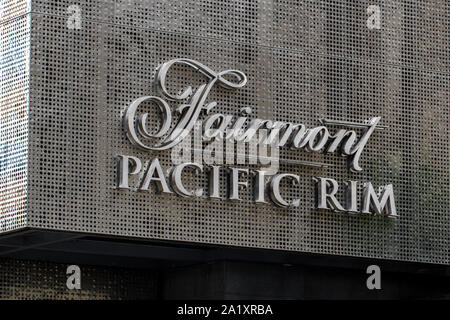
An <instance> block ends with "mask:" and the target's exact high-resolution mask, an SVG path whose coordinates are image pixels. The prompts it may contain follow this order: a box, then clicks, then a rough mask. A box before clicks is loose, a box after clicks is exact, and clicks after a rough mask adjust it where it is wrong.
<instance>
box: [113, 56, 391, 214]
mask: <svg viewBox="0 0 450 320" xmlns="http://www.w3.org/2000/svg"><path fill="white" fill-rule="evenodd" d="M174 65H184V66H187V67H190V68H192V69H193V70H194V71H197V72H199V73H201V74H202V75H203V76H204V78H205V81H204V82H203V83H202V84H201V85H199V86H198V87H196V88H193V87H192V86H189V87H187V88H185V89H183V90H182V91H181V92H180V93H178V94H174V93H171V92H169V90H168V88H167V75H168V73H169V71H170V70H171V69H172V67H173V66H174ZM247 81H248V79H247V76H246V75H245V74H244V73H243V72H241V71H239V70H224V71H221V72H216V71H214V70H212V69H211V68H209V67H207V66H205V65H203V64H201V63H199V62H197V61H195V60H190V59H174V60H170V61H168V62H166V63H164V64H162V65H161V66H160V67H159V68H158V70H157V74H156V87H157V88H158V91H159V93H160V96H144V97H140V98H137V99H136V100H134V101H132V102H131V104H130V105H129V106H128V107H127V108H126V109H125V112H124V116H123V126H124V131H125V133H126V136H127V138H128V139H129V141H130V142H131V143H132V144H133V145H135V146H136V147H137V148H139V149H141V150H144V151H162V150H169V149H173V148H175V147H177V146H179V145H180V144H182V143H183V142H186V141H187V139H188V138H189V137H190V135H191V134H192V133H193V132H194V130H195V128H197V127H198V126H197V124H198V123H199V122H200V124H201V137H202V140H203V142H205V143H206V142H208V143H218V142H223V143H225V142H226V143H234V144H237V145H239V144H240V145H242V144H248V145H251V146H253V147H270V148H276V149H278V148H290V149H302V150H305V151H308V152H315V153H331V154H338V155H341V156H345V157H346V158H347V160H348V161H347V162H348V168H349V170H350V171H352V172H360V171H362V170H363V168H362V167H361V166H360V163H359V161H360V158H361V156H362V153H363V150H364V147H365V146H366V144H367V143H368V141H369V138H370V137H371V135H372V134H373V133H374V131H375V130H379V129H382V128H383V127H381V126H380V125H379V122H380V120H381V117H373V118H372V119H370V120H369V121H368V122H366V123H350V122H343V121H333V120H323V119H322V120H321V125H320V126H317V127H309V128H308V127H307V126H306V125H304V124H302V123H297V122H285V121H276V120H267V119H258V118H252V117H251V116H250V115H251V109H250V108H248V107H245V108H242V110H241V113H242V114H241V115H240V116H233V115H226V114H222V113H214V112H213V111H214V108H215V107H216V106H217V103H218V102H217V101H209V100H208V98H209V97H210V93H211V91H212V90H214V88H216V87H221V88H224V89H226V90H236V89H239V88H242V87H244V86H245V85H246V84H247ZM169 102H170V103H173V104H176V106H177V107H176V108H175V109H174V110H172V108H171V107H170V105H169ZM144 103H151V104H153V105H155V106H157V107H158V110H159V113H160V115H161V116H160V122H159V125H158V127H157V128H156V130H153V131H152V130H150V128H149V127H148V122H149V120H150V119H149V118H150V116H149V114H148V113H142V112H140V109H141V108H140V107H141V106H142V105H143V104H144ZM327 124H334V125H338V126H339V127H341V129H339V130H335V131H332V130H331V129H329V128H328V127H327V126H326V125H327ZM355 127H359V128H362V129H363V130H362V133H361V134H359V135H358V134H357V132H356V131H355V130H354V128H355ZM262 133H264V134H262ZM155 140H156V142H155ZM117 159H118V165H117V188H118V189H124V190H126V189H133V190H137V191H148V190H149V189H150V187H151V185H152V184H153V185H155V186H156V187H157V190H158V192H162V193H168V194H170V193H175V194H177V195H179V196H183V197H200V196H206V197H209V198H215V199H224V200H225V199H228V200H241V194H240V193H241V192H242V189H245V188H250V186H249V183H253V187H252V189H253V201H254V202H256V203H261V204H264V203H269V202H272V203H273V204H275V205H277V206H280V207H286V208H289V207H298V206H299V205H300V200H299V199H296V198H290V199H286V196H285V195H283V194H282V188H281V185H282V184H283V183H286V182H288V181H290V182H292V187H291V188H295V187H296V186H298V185H300V184H302V183H305V181H301V179H300V176H299V175H297V174H294V173H278V172H277V173H273V172H272V173H270V174H269V173H268V171H267V170H262V169H261V170H249V169H248V168H242V167H229V166H228V167H227V168H225V167H223V166H221V165H218V164H217V163H216V164H211V163H210V164H208V165H204V164H203V163H200V162H183V163H179V164H176V165H174V166H173V167H172V168H171V169H170V170H169V174H168V176H166V175H165V174H164V170H163V168H162V166H161V164H160V161H159V159H158V158H153V159H149V160H147V161H144V160H143V159H139V158H138V157H136V156H133V155H119V156H118V158H117ZM185 170H192V171H193V172H194V173H196V174H205V175H207V176H208V181H209V185H208V188H207V189H208V190H207V191H206V190H203V188H200V187H199V188H197V189H193V190H188V189H187V187H185V185H184V183H183V179H182V176H183V172H184V171H185ZM222 170H227V172H228V173H227V174H228V179H227V182H228V185H227V190H228V192H227V194H226V195H222V194H220V192H219V190H220V188H219V185H220V183H221V181H220V176H221V175H220V173H221V171H222ZM251 175H253V177H251ZM269 175H270V177H269ZM131 176H137V177H138V178H139V179H138V180H139V182H138V183H137V185H133V186H130V179H129V178H130V177H131ZM267 178H268V179H267ZM311 182H312V183H314V184H315V190H316V195H315V197H316V201H315V202H316V208H317V209H322V210H333V211H339V212H348V213H353V214H377V215H384V216H386V217H397V212H396V208H395V200H394V191H393V186H392V184H388V185H385V186H382V187H380V192H379V193H377V192H375V190H374V187H373V186H372V183H370V182H365V183H363V188H362V193H361V199H360V201H358V199H357V195H358V192H357V190H358V184H359V183H358V182H357V181H345V182H344V183H343V186H344V188H345V192H344V195H345V200H344V201H339V200H338V197H337V193H338V191H339V184H338V182H337V181H335V180H334V179H332V178H327V177H315V178H313V179H312V181H311ZM266 198H267V199H266ZM358 202H359V203H358Z"/></svg>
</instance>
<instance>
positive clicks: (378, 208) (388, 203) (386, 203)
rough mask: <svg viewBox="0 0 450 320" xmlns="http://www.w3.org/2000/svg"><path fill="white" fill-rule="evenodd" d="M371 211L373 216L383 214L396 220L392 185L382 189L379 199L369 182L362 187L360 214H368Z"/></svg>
mask: <svg viewBox="0 0 450 320" xmlns="http://www.w3.org/2000/svg"><path fill="white" fill-rule="evenodd" d="M371 209H372V210H373V211H374V213H375V214H382V213H385V214H386V215H387V216H388V217H392V218H396V217H398V216H397V210H396V208H395V199H394V189H393V187H392V184H388V185H387V186H384V187H383V190H382V192H381V195H380V198H378V196H377V194H376V193H375V190H374V189H373V186H372V184H371V183H370V182H367V183H366V184H365V185H364V190H363V199H362V213H366V214H370V213H371V211H370V210H371Z"/></svg>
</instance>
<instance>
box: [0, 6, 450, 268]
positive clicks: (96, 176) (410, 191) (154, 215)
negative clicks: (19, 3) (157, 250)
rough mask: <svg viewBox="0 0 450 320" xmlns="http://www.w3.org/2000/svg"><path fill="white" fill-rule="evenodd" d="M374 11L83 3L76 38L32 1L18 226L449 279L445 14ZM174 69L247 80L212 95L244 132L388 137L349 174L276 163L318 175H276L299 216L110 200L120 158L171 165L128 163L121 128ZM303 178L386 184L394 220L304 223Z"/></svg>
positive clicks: (328, 216)
mask: <svg viewBox="0 0 450 320" xmlns="http://www.w3.org/2000/svg"><path fill="white" fill-rule="evenodd" d="M379 3H380V9H381V14H382V27H381V29H380V30H372V29H369V28H368V27H367V25H366V20H367V17H368V15H367V7H368V6H369V5H371V4H372V3H371V2H370V1H297V0H292V1H275V0H273V1H269V0H267V1H244V0H233V1H212V0H202V1H185V0H183V1H170V2H167V1H143V0H142V1H139V0H123V1H121V0H118V1H115V2H113V1H100V0H96V1H80V2H79V7H80V9H81V18H82V23H81V28H80V29H70V28H68V25H67V23H68V19H70V17H71V13H68V12H67V8H68V6H69V5H71V4H72V2H71V1H34V2H33V9H32V11H33V12H32V14H31V21H32V22H31V30H32V31H31V90H30V132H29V146H30V154H29V176H28V183H29V225H30V226H32V227H37V228H46V229H56V230H70V231H82V232H88V233H102V234H110V235H126V236H133V237H142V238H151V239H168V240H178V241H192V242H202V243H214V244H224V245H236V246H248V247H258V248H270V249H282V250H296V251H307V252H318V253H329V254H338V255H351V256H362V257H376V258H387V259H400V260H408V261H422V262H432V263H446V264H448V263H449V250H448V247H449V238H450V237H449V231H448V230H449V226H450V215H449V211H450V210H449V208H450V200H449V199H450V197H449V196H450V186H449V181H450V179H449V178H450V165H449V164H450V163H449V162H450V161H449V156H448V154H449V151H450V147H449V146H450V144H449V135H448V132H449V117H450V110H449V92H450V91H449V87H450V72H449V50H450V49H449V48H450V47H449V39H450V35H449V21H448V12H449V9H450V8H449V3H448V1H445V0H439V1H433V2H425V1H397V0H395V1H394V0H392V1H381V2H380V1H379ZM180 57H184V58H191V59H195V60H197V61H200V62H202V63H203V64H205V65H207V66H209V67H211V68H212V69H214V70H217V71H219V70H226V69H238V70H241V71H243V72H244V73H245V74H246V75H247V76H248V79H249V82H248V84H247V85H246V86H245V87H244V88H243V89H239V90H237V91H233V92H230V91H228V90H225V89H221V88H214V89H213V91H212V92H211V96H210V100H211V101H217V102H218V105H217V107H216V109H215V111H216V112H222V113H225V114H235V115H237V114H238V111H239V109H240V108H241V107H244V106H250V107H251V108H252V109H253V114H252V116H253V117H255V118H256V117H260V118H262V119H274V120H284V121H295V122H301V123H304V124H305V125H307V126H314V125H317V124H318V123H317V122H318V119H320V118H331V119H336V120H345V121H356V122H362V121H364V120H367V119H370V118H372V117H374V116H381V117H382V119H381V124H382V125H386V126H388V128H387V129H386V130H384V131H383V132H376V133H374V134H373V136H372V137H371V139H370V140H369V144H368V145H367V147H366V149H365V151H364V154H363V157H362V160H361V165H362V166H363V168H364V171H363V172H362V173H350V172H348V171H347V169H346V167H345V161H344V159H342V158H339V157H337V156H336V155H326V154H317V153H306V152H303V151H298V150H297V151H295V150H283V149H282V152H281V155H280V157H281V158H282V159H287V160H307V161H319V162H324V163H327V164H330V167H327V168H322V169H317V168H308V167H301V166H294V165H287V164H284V165H282V166H281V167H280V171H281V172H293V173H296V174H299V175H300V176H301V178H302V182H303V183H302V185H301V187H300V189H298V188H295V189H286V190H285V192H288V193H289V194H288V197H298V195H300V198H301V205H300V207H299V208H297V209H288V210H286V209H280V208H277V207H274V206H270V205H266V206H256V205H255V204H254V203H252V202H251V201H250V199H251V190H247V191H245V192H244V193H243V194H244V201H243V202H241V203H234V202H228V201H210V200H208V199H206V198H200V199H191V198H189V199H186V198H179V197H176V196H175V195H159V194H156V193H155V192H154V190H152V191H151V192H134V191H133V190H132V191H120V190H117V189H115V188H114V186H115V160H114V159H115V157H116V156H117V155H118V154H129V155H135V156H137V157H139V158H140V159H143V160H148V159H151V158H153V157H155V156H158V157H159V158H160V159H161V163H162V165H163V166H164V167H165V168H169V167H170V166H171V165H172V164H171V161H170V152H153V153H152V152H148V153H146V152H142V151H139V150H138V149H136V148H134V147H133V146H132V145H131V144H130V142H129V141H128V140H127V139H126V137H125V134H124V132H123V130H122V125H121V123H122V116H123V111H124V109H125V107H126V106H127V105H129V104H130V103H131V102H132V101H133V100H134V99H136V98H138V97H141V96H145V95H154V94H155V95H156V94H157V92H154V89H153V87H152V84H153V78H154V71H155V68H156V67H157V66H159V65H160V64H161V63H163V62H166V61H169V60H170V59H174V58H180ZM172 77H173V78H172V79H171V83H172V84H174V87H176V88H180V87H182V86H183V85H187V84H192V83H195V82H198V81H200V79H201V78H200V76H199V75H198V74H196V73H194V72H192V71H190V70H189V69H187V68H186V69H185V68H179V69H177V70H176V71H175V72H174V73H173V74H172ZM2 172H3V171H2ZM2 174H3V173H2ZM313 176H327V177H332V178H334V179H336V180H338V181H344V180H358V181H371V182H373V184H374V185H383V184H387V183H392V184H393V185H394V190H395V195H396V202H397V203H396V205H397V208H398V213H399V215H400V218H399V219H397V220H395V221H391V220H386V219H384V218H382V217H367V216H350V215H344V214H338V213H332V212H320V211H317V210H314V209H313V200H314V197H313V194H314V193H313V185H312V184H311V182H310V181H311V178H312V177H313ZM223 178H224V177H223ZM191 179H192V180H191V183H193V184H194V183H195V184H197V185H199V184H200V185H202V184H205V183H206V181H204V179H203V177H202V178H191ZM359 192H360V190H359ZM294 193H295V194H294Z"/></svg>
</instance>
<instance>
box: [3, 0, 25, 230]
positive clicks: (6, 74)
mask: <svg viewBox="0 0 450 320" xmlns="http://www.w3.org/2000/svg"><path fill="white" fill-rule="evenodd" d="M29 9H30V2H29V1H12V0H9V1H1V2H0V18H1V23H0V35H1V37H0V90H1V91H0V103H1V107H0V209H1V214H0V232H6V231H10V230H14V229H18V228H21V227H24V226H25V225H26V221H27V160H28V105H29V99H28V96H29V72H30V71H29V64H30V21H31V20H30V15H29V14H27V13H29Z"/></svg>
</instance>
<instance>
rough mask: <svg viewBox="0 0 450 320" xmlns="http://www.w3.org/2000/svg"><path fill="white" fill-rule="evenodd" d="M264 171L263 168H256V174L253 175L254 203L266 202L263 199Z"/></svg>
mask: <svg viewBox="0 0 450 320" xmlns="http://www.w3.org/2000/svg"><path fill="white" fill-rule="evenodd" d="M265 173H266V171H264V170H257V171H256V176H255V189H254V196H255V202H256V203H267V201H265V199H264V191H265V187H266V184H265V179H264V177H265Z"/></svg>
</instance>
